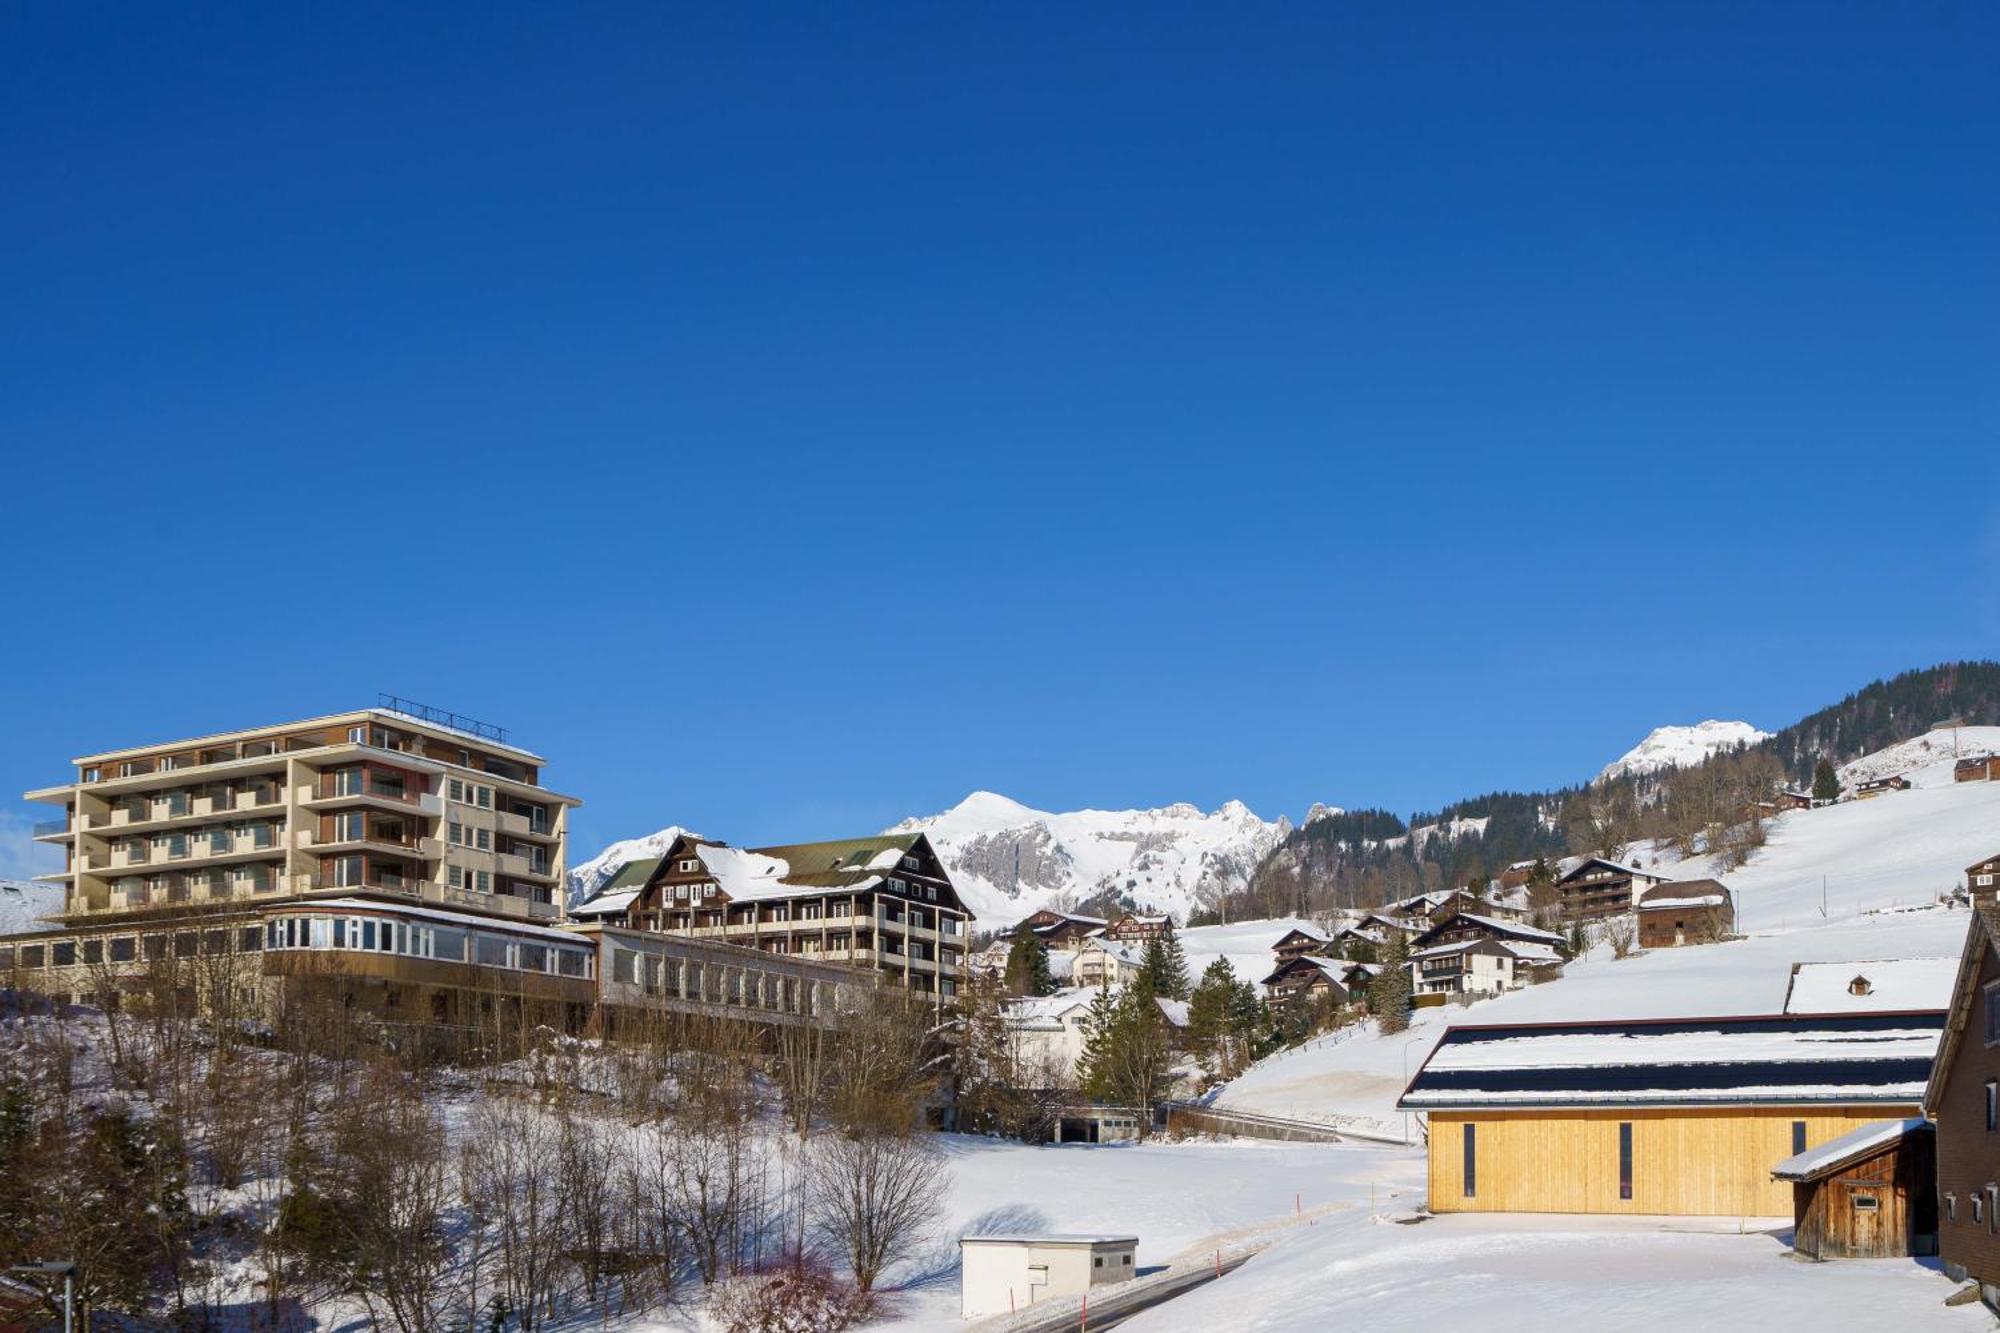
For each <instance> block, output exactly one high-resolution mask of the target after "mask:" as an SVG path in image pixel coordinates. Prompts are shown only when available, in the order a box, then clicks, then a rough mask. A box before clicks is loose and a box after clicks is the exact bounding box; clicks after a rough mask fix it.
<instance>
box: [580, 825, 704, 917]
mask: <svg viewBox="0 0 2000 1333" xmlns="http://www.w3.org/2000/svg"><path fill="white" fill-rule="evenodd" d="M686 832H687V830H686V829H684V828H682V827H681V826H680V825H679V824H669V825H667V826H666V827H665V828H663V829H661V830H660V831H659V832H657V833H648V834H646V835H645V836H644V837H642V838H626V839H625V840H624V841H622V842H614V843H612V844H611V845H610V846H609V847H606V848H605V849H604V850H603V851H601V852H599V853H598V854H597V855H596V856H593V857H591V858H590V859H589V860H588V861H585V862H584V863H583V864H582V865H580V866H577V867H576V868H575V869H573V870H571V871H570V872H569V905H570V906H571V907H574V906H576V905H577V904H578V903H580V902H583V901H584V900H585V899H587V898H589V897H590V896H591V895H592V894H594V893H596V892H597V891H598V890H599V889H601V888H603V887H604V886H605V885H606V884H609V883H610V882H611V877H612V876H613V875H616V874H617V873H618V870H619V867H621V866H623V865H624V864H625V863H626V862H627V861H638V860H642V859H643V858H645V857H648V856H661V855H664V854H665V853H666V850H667V848H669V847H671V846H673V845H674V839H675V838H678V837H680V836H681V835H682V834H683V833H686ZM695 836H697V837H699V836H700V835H699V834H697V835H695Z"/></svg>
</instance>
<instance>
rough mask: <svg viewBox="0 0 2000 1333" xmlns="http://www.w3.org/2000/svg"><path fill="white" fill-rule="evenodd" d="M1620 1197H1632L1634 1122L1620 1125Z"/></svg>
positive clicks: (1622, 1122)
mask: <svg viewBox="0 0 2000 1333" xmlns="http://www.w3.org/2000/svg"><path fill="white" fill-rule="evenodd" d="M1618 1197H1619V1198H1621V1199H1629V1198H1631V1197H1632V1122H1631V1121H1629V1120H1621V1121H1620V1122H1619V1123H1618Z"/></svg>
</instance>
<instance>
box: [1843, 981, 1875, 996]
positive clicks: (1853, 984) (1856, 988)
mask: <svg viewBox="0 0 2000 1333" xmlns="http://www.w3.org/2000/svg"><path fill="white" fill-rule="evenodd" d="M1874 989H1875V984H1874V983H1873V982H1871V981H1870V980H1868V978H1867V977H1856V978H1855V979H1854V980H1852V981H1850V982H1848V983H1847V993H1848V994H1849V995H1867V994H1869V993H1870V992H1872V991H1873V990H1874Z"/></svg>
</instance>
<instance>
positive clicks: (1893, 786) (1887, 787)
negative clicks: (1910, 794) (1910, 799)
mask: <svg viewBox="0 0 2000 1333" xmlns="http://www.w3.org/2000/svg"><path fill="white" fill-rule="evenodd" d="M1909 789H1910V780H1909V779H1908V778H1906V777H1904V776H1903V775H1902V774H1901V773H1896V774H1893V775H1891V776H1889V777H1886V778H1870V779H1868V781H1866V782H1864V783H1862V784H1861V785H1860V786H1858V787H1856V788H1855V789H1854V799H1855V800H1857V801H1865V800H1868V799H1869V798H1871V797H1875V796H1881V795H1883V794H1885V793H1887V792H1892V791H1908V790H1909Z"/></svg>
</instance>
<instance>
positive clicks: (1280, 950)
mask: <svg viewBox="0 0 2000 1333" xmlns="http://www.w3.org/2000/svg"><path fill="white" fill-rule="evenodd" d="M1332 948H1333V940H1332V938H1331V937H1330V936H1326V935H1322V934H1320V933H1319V932H1318V931H1316V930H1306V929H1304V928H1298V929H1294V930H1288V931H1286V932H1285V933H1284V934H1283V935H1280V936H1279V937H1278V942H1277V943H1276V944H1273V945H1272V946H1271V953H1272V954H1273V956H1275V957H1276V958H1277V960H1278V961H1279V962H1280V963H1287V962H1290V961H1291V960H1292V959H1294V958H1302V957H1304V956H1305V955H1307V954H1319V955H1321V956H1324V955H1326V954H1327V953H1328V952H1329V951H1330V950H1331V949H1332Z"/></svg>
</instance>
